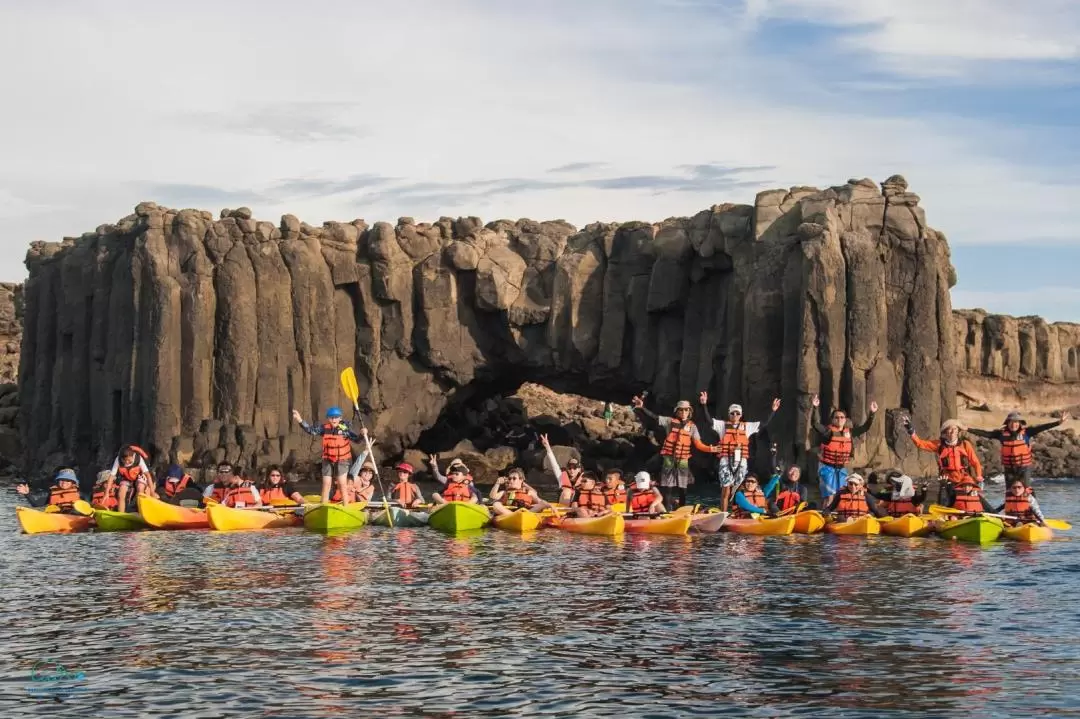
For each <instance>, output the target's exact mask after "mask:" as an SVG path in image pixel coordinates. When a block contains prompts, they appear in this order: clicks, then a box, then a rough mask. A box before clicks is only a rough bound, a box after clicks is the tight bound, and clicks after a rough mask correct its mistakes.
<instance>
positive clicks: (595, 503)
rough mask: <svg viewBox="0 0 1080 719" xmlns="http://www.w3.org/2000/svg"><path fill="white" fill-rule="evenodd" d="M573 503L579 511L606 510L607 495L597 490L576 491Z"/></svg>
mask: <svg viewBox="0 0 1080 719" xmlns="http://www.w3.org/2000/svg"><path fill="white" fill-rule="evenodd" d="M574 501H575V502H577V506H578V507H580V508H581V509H590V510H600V509H607V506H608V501H607V495H605V494H604V493H603V492H601V491H600V490H599V489H593V490H591V491H588V492H586V491H585V490H583V489H582V490H578V493H577V494H576V495H575V496H574Z"/></svg>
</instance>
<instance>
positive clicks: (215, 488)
mask: <svg viewBox="0 0 1080 719" xmlns="http://www.w3.org/2000/svg"><path fill="white" fill-rule="evenodd" d="M230 477H232V464H230V463H229V462H219V463H218V468H217V473H216V474H215V475H214V481H212V482H211V483H210V484H208V485H206V487H204V488H203V493H202V496H203V504H206V503H207V500H213V501H214V502H217V503H219V504H220V503H221V500H223V499H225V493H226V492H228V491H229V478H230Z"/></svg>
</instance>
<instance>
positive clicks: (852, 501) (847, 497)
mask: <svg viewBox="0 0 1080 719" xmlns="http://www.w3.org/2000/svg"><path fill="white" fill-rule="evenodd" d="M839 494H840V501H839V502H838V503H837V505H836V513H837V514H838V515H839V516H840V518H841V519H854V518H855V517H863V516H866V515H867V514H870V505H869V504H867V502H866V490H865V489H860V490H858V491H857V492H852V491H851V490H850V489H848V488H847V487H844V488H843V489H841V490H840V492H839Z"/></svg>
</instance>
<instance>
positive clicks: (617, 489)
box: [604, 469, 626, 507]
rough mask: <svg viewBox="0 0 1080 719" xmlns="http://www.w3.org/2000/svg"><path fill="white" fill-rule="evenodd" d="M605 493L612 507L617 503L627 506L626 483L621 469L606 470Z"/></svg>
mask: <svg viewBox="0 0 1080 719" xmlns="http://www.w3.org/2000/svg"><path fill="white" fill-rule="evenodd" d="M604 494H605V495H606V496H607V500H608V504H610V505H611V506H612V507H614V506H615V505H616V504H621V505H623V506H624V507H625V506H626V484H625V483H624V482H623V476H622V470H621V469H609V470H608V471H607V472H604Z"/></svg>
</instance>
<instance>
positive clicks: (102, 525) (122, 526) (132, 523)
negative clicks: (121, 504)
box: [94, 509, 150, 532]
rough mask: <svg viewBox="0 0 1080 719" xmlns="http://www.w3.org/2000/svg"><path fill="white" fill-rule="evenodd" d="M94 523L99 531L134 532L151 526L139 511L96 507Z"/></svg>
mask: <svg viewBox="0 0 1080 719" xmlns="http://www.w3.org/2000/svg"><path fill="white" fill-rule="evenodd" d="M94 523H95V524H96V525H97V531H99V532H132V531H136V530H139V529H149V528H150V525H149V524H147V523H146V520H144V519H143V518H142V515H141V514H139V513H138V512H113V511H112V510H109V509H95V510H94Z"/></svg>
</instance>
